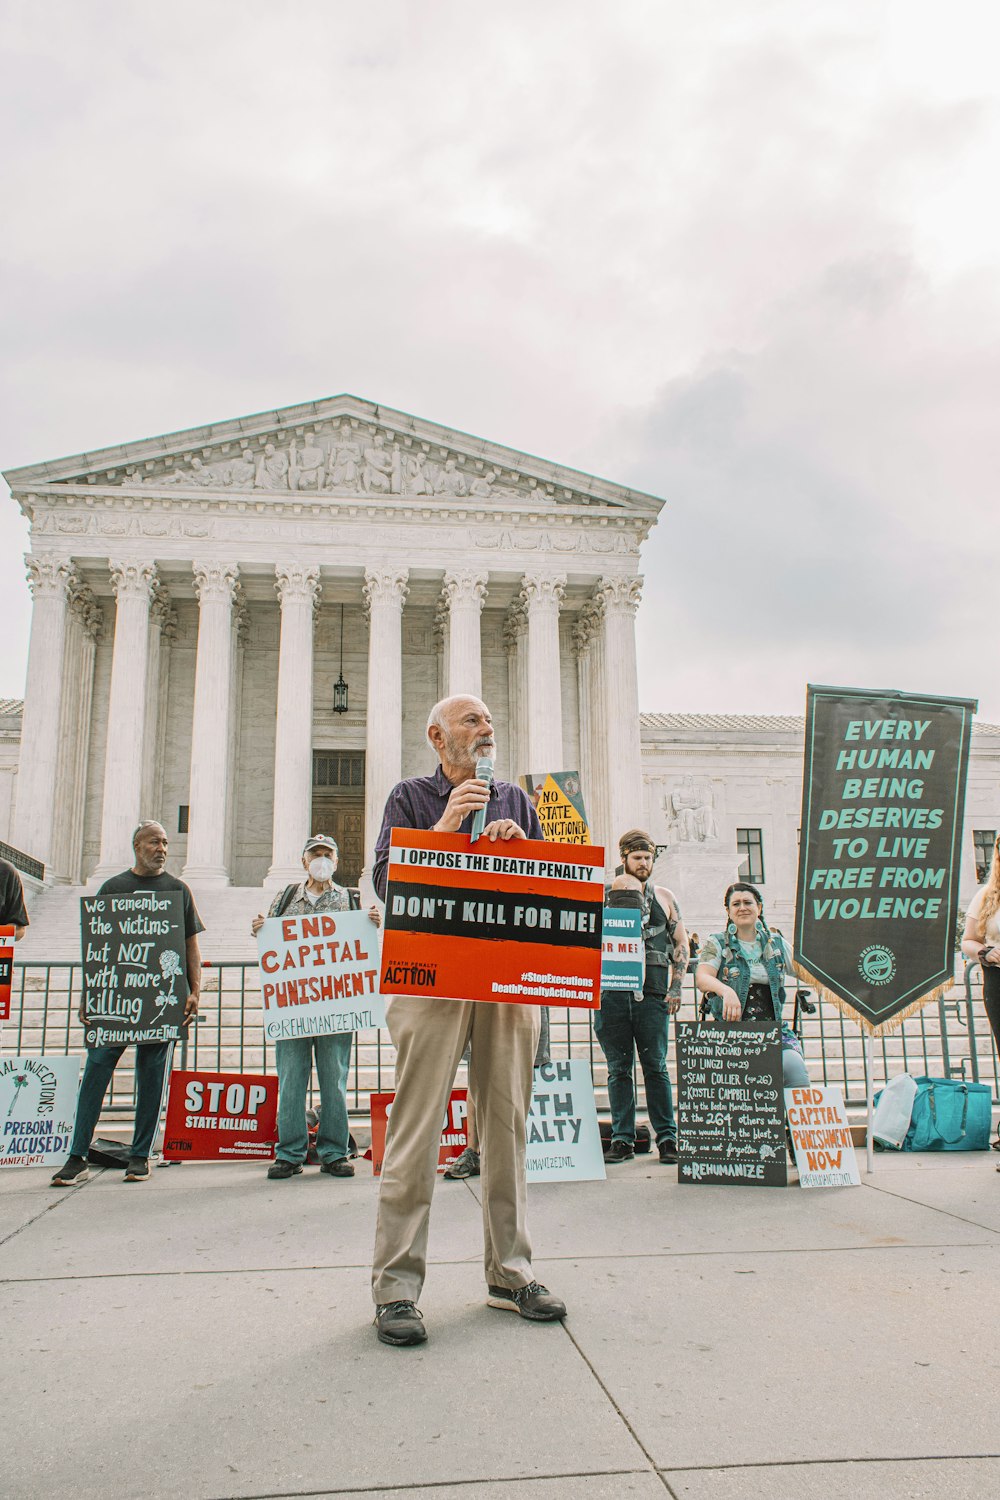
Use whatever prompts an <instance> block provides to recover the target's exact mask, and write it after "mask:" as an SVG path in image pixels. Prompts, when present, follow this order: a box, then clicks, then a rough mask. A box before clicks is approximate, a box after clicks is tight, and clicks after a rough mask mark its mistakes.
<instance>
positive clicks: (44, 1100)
mask: <svg viewBox="0 0 1000 1500" xmlns="http://www.w3.org/2000/svg"><path fill="white" fill-rule="evenodd" d="M79 1079H80V1059H79V1058H78V1057H0V1167H50V1166H53V1165H59V1166H61V1165H62V1163H63V1162H64V1161H65V1160H66V1157H67V1155H68V1154H69V1144H70V1140H71V1139H72V1135H73V1117H74V1115H75V1114H76V1090H77V1084H78V1082H79Z"/></svg>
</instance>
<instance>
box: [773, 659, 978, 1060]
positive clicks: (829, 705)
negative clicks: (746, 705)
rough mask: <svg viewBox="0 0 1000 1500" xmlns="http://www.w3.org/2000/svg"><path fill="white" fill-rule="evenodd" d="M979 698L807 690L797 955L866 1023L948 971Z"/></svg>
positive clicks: (887, 1017)
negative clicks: (973, 720) (967, 786)
mask: <svg viewBox="0 0 1000 1500" xmlns="http://www.w3.org/2000/svg"><path fill="white" fill-rule="evenodd" d="M975 708H976V705H975V703H974V702H973V701H972V700H971V699H966V698H936V697H928V696H925V695H922V694H916V693H896V692H868V691H864V690H860V689H855V688H829V687H813V686H810V688H809V691H808V695H807V698H806V732H805V765H804V776H803V787H802V836H801V839H800V840H799V876H798V893H797V897H796V917H795V943H794V947H795V961H796V964H797V965H799V966H801V968H802V969H803V970H804V971H806V972H808V974H809V975H810V976H811V977H812V978H813V980H814V982H815V983H816V984H818V985H820V986H822V987H823V988H824V989H825V990H826V991H827V992H828V993H829V995H830V997H831V998H832V1000H833V1001H834V1003H835V1004H837V1005H839V1006H840V1008H841V1009H846V1010H848V1011H849V1013H850V1014H851V1015H852V1016H853V1017H855V1018H856V1019H858V1020H859V1021H860V1022H861V1023H862V1024H863V1025H864V1026H866V1027H867V1028H868V1029H869V1030H870V1031H873V1032H875V1033H876V1034H877V1033H878V1032H879V1031H880V1030H881V1029H892V1027H893V1026H895V1025H898V1024H899V1021H900V1020H902V1019H903V1018H904V1017H905V1016H906V1014H907V1013H908V1012H909V1011H911V1010H914V1009H917V1008H918V1007H919V1006H920V1005H921V1004H923V1003H925V1002H926V1001H927V1000H930V999H933V998H934V997H935V995H936V994H937V993H938V990H939V987H940V986H941V985H943V984H950V983H951V980H952V977H953V974H954V966H955V913H956V908H957V904H958V886H959V874H960V869H961V862H962V839H963V836H964V834H963V829H964V817H963V809H964V805H965V782H966V774H967V771H968V763H969V741H970V736H971V733H972V715H973V713H974V712H975Z"/></svg>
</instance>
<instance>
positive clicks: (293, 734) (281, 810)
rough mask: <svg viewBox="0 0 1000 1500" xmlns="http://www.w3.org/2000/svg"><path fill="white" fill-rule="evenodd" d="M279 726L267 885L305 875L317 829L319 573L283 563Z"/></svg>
mask: <svg viewBox="0 0 1000 1500" xmlns="http://www.w3.org/2000/svg"><path fill="white" fill-rule="evenodd" d="M275 575H276V582H275V585H274V587H275V590H276V592H277V595H278V599H279V601H280V603H281V640H280V644H279V647H278V710H277V713H278V722H277V730H276V733H275V738H274V831H273V835H272V842H271V868H270V869H269V870H268V872H267V884H268V885H272V884H273V885H279V884H282V883H284V884H288V883H290V882H291V881H293V880H296V879H299V878H300V877H301V876H302V846H303V845H304V843H305V842H306V839H307V838H308V837H309V835H310V833H311V832H312V829H311V827H310V821H311V818H312V779H313V769H312V767H313V742H312V734H313V621H314V619H315V613H316V604H317V601H318V599H319V593H320V581H319V568H317V567H310V566H302V565H300V564H297V563H279V564H278V567H277V568H276V569H275Z"/></svg>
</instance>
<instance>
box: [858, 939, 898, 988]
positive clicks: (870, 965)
mask: <svg viewBox="0 0 1000 1500" xmlns="http://www.w3.org/2000/svg"><path fill="white" fill-rule="evenodd" d="M858 972H859V973H860V975H861V977H862V978H863V979H867V981H868V983H869V984H888V983H889V981H890V979H892V978H893V976H894V975H895V973H896V955H895V953H893V951H892V949H891V948H884V947H883V946H882V945H881V943H872V944H870V945H869V947H867V948H862V950H861V956H860V958H859V959H858Z"/></svg>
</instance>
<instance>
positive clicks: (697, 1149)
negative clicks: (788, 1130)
mask: <svg viewBox="0 0 1000 1500" xmlns="http://www.w3.org/2000/svg"><path fill="white" fill-rule="evenodd" d="M677 1151H678V1155H679V1158H680V1160H679V1163H678V1180H679V1181H680V1182H731V1183H743V1184H746V1185H748V1186H753V1187H785V1186H786V1184H787V1182H788V1169H787V1161H786V1156H785V1116H784V1093H783V1088H782V1074H781V1033H780V1031H779V1030H778V1028H777V1026H774V1025H773V1024H772V1025H768V1024H767V1023H766V1022H763V1021H762V1022H749V1021H744V1022H739V1023H729V1022H720V1021H715V1022H710V1021H701V1022H698V1021H680V1022H678V1024H677Z"/></svg>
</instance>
